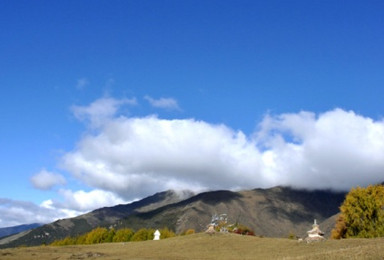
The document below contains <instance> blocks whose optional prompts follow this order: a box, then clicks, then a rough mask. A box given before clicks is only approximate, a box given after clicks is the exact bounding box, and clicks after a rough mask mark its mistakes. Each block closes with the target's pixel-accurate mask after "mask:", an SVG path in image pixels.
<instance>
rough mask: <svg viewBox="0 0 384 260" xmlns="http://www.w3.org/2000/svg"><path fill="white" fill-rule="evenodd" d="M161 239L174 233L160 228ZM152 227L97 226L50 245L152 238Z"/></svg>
mask: <svg viewBox="0 0 384 260" xmlns="http://www.w3.org/2000/svg"><path fill="white" fill-rule="evenodd" d="M159 231H160V234H161V239H165V238H169V237H174V236H176V234H175V233H174V232H173V231H172V230H170V229H168V228H166V227H165V228H162V229H160V230H159ZM154 232H155V230H154V229H147V228H141V229H139V230H137V231H136V232H135V231H134V230H132V229H130V228H123V229H118V230H115V229H113V228H111V229H107V228H104V227H97V228H95V229H93V230H91V231H90V232H88V233H85V234H83V235H79V236H76V237H66V238H64V239H61V240H55V241H54V242H52V243H51V245H52V246H66V245H90V244H99V243H113V242H133V241H145V240H153V238H154ZM193 233H195V231H194V230H193V229H189V230H187V231H185V232H184V233H183V234H186V235H188V234H193Z"/></svg>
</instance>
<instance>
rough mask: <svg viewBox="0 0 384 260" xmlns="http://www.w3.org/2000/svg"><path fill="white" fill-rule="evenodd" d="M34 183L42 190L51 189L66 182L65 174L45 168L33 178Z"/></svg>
mask: <svg viewBox="0 0 384 260" xmlns="http://www.w3.org/2000/svg"><path fill="white" fill-rule="evenodd" d="M31 183H32V185H33V186H34V187H35V188H37V189H41V190H49V189H51V188H52V187H54V186H56V185H64V184H66V180H65V178H64V176H62V175H61V174H58V173H53V172H48V171H47V170H45V169H43V170H41V171H40V172H39V173H37V174H35V175H34V176H32V178H31Z"/></svg>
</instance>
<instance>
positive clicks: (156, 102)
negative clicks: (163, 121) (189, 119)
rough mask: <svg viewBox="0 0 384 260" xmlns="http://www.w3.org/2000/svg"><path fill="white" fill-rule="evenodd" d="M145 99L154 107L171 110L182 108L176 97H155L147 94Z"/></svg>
mask: <svg viewBox="0 0 384 260" xmlns="http://www.w3.org/2000/svg"><path fill="white" fill-rule="evenodd" d="M144 99H145V100H147V101H148V102H149V104H150V105H151V106H153V107H157V108H164V109H170V110H180V107H179V104H178V102H177V100H176V99H174V98H159V99H154V98H152V97H150V96H145V97H144Z"/></svg>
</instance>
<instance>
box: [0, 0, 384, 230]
mask: <svg viewBox="0 0 384 260" xmlns="http://www.w3.org/2000/svg"><path fill="white" fill-rule="evenodd" d="M383 12H384V3H383V2H382V1H288V0H287V1H2V2H0V36H1V41H0V57H1V59H0V68H1V70H0V86H1V90H2V94H1V95H0V106H1V107H0V109H1V118H2V120H3V124H2V127H1V128H0V144H1V145H0V147H1V148H0V155H1V158H2V160H1V168H0V212H1V217H0V226H8V225H14V224H21V223H26V222H29V221H31V220H33V221H50V220H53V219H55V218H58V217H66V216H72V215H76V214H79V213H82V212H86V211H88V210H92V209H94V208H97V207H101V206H105V205H114V204H116V203H123V202H128V201H131V200H133V199H137V198H141V197H143V196H147V195H150V194H152V193H155V192H158V191H161V190H164V189H166V188H177V187H180V188H190V189H193V190H195V191H200V190H206V189H218V188H226V189H240V188H256V187H270V186H274V185H292V186H297V187H308V188H333V189H344V190H346V189H348V188H350V187H351V186H355V185H366V184H368V183H372V182H377V181H383V179H384V178H381V173H382V172H383V170H384V166H383V163H381V161H384V160H383V159H384V158H383V156H384V144H383V142H384V139H383V138H384V130H383V129H384V126H383V120H382V116H383V111H384V102H382V97H383V96H384V95H383V94H384V85H383V84H384V73H383V69H384V48H383V46H384V29H383V28H384V17H383V15H382V14H383ZM114 138H115V139H118V140H119V141H113V140H114ZM111 140H112V141H111ZM103 151H104V152H103ZM202 158H205V159H204V160H203V159H202ZM335 158H336V159H337V160H336V159H335ZM175 161H176V162H180V163H179V164H177V163H175ZM351 162H355V164H353V163H351ZM349 174H350V175H349ZM333 176H337V178H335V179H332V177H333ZM217 179H220V181H217ZM319 179H320V180H321V181H318V180H319ZM346 180H348V181H346ZM314 182H319V184H318V185H313V183H314ZM31 222H32V221H31Z"/></svg>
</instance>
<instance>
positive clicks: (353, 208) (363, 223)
mask: <svg viewBox="0 0 384 260" xmlns="http://www.w3.org/2000/svg"><path fill="white" fill-rule="evenodd" d="M381 236H384V186H383V185H370V186H368V187H367V188H361V187H357V188H354V189H351V190H350V192H349V193H348V194H347V196H346V197H345V200H344V202H343V204H342V205H341V207H340V214H339V217H338V219H337V222H336V225H335V228H334V229H333V230H332V238H335V239H339V238H350V237H362V238H371V237H381Z"/></svg>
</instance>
